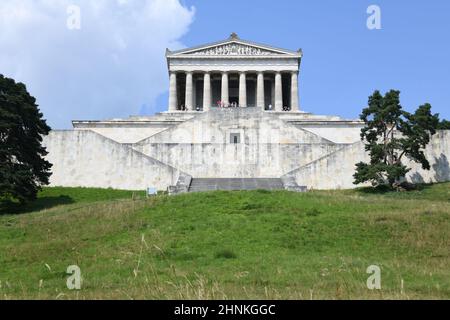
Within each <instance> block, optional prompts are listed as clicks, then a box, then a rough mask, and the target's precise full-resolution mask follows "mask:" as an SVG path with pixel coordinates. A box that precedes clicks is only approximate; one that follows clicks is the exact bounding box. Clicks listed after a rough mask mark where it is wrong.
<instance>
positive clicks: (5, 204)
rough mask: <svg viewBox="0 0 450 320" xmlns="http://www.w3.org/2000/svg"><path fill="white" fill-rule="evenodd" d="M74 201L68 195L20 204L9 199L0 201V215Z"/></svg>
mask: <svg viewBox="0 0 450 320" xmlns="http://www.w3.org/2000/svg"><path fill="white" fill-rule="evenodd" d="M74 202H75V201H74V200H73V199H72V198H71V197H69V196H64V195H61V196H58V197H42V198H38V199H36V200H35V201H33V202H30V203H26V204H20V203H18V202H14V201H11V200H2V201H0V215H6V214H22V213H29V212H33V211H40V210H44V209H51V208H53V207H56V206H60V205H65V204H72V203H74Z"/></svg>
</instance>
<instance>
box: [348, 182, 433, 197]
mask: <svg viewBox="0 0 450 320" xmlns="http://www.w3.org/2000/svg"><path fill="white" fill-rule="evenodd" d="M436 184H438V183H434V184H433V183H417V184H410V185H408V186H409V189H407V190H402V191H398V190H396V189H394V188H391V187H389V186H378V187H362V188H358V189H356V191H357V192H360V193H364V194H389V193H408V192H417V191H425V190H426V189H429V188H431V187H433V186H435V185H436Z"/></svg>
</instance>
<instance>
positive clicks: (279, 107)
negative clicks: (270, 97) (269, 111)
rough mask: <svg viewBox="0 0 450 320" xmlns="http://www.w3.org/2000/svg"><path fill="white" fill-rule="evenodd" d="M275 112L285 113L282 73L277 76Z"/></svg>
mask: <svg viewBox="0 0 450 320" xmlns="http://www.w3.org/2000/svg"><path fill="white" fill-rule="evenodd" d="M275 111H283V83H282V78H281V73H280V72H277V73H276V74H275Z"/></svg>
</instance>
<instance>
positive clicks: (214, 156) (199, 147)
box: [134, 108, 341, 178]
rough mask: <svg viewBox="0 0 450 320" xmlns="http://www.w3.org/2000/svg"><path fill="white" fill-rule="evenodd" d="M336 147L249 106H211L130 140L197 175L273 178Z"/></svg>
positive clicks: (144, 149) (140, 147) (205, 176)
mask: <svg viewBox="0 0 450 320" xmlns="http://www.w3.org/2000/svg"><path fill="white" fill-rule="evenodd" d="M231 134H239V135H240V143H239V144H231V143H230V135H231ZM340 147H341V145H338V144H335V143H333V142H330V141H328V140H326V139H323V138H322V137H320V136H318V135H316V134H313V133H311V132H308V131H305V130H302V129H301V128H298V127H296V126H294V125H291V124H289V123H288V122H286V121H283V120H281V119H279V117H278V115H277V114H273V113H268V112H263V111H258V110H255V109H254V108H248V109H245V108H243V109H229V110H212V111H210V112H208V113H203V114H200V115H199V116H197V117H195V118H193V119H191V120H189V121H186V122H184V123H182V124H180V125H178V126H176V127H173V128H170V129H168V130H166V131H164V132H161V133H160V134H156V135H154V136H152V137H150V138H148V139H146V140H144V141H142V142H140V143H139V144H137V145H135V146H134V148H136V150H139V151H140V152H142V153H144V154H147V155H149V156H151V157H154V158H155V159H158V160H160V161H161V162H164V163H167V164H169V165H171V166H174V167H176V168H179V169H180V170H182V171H184V172H187V173H188V174H190V175H192V176H193V177H197V178H200V177H201V178H234V177H244V178H279V177H280V176H281V175H283V174H285V173H287V172H289V171H291V170H293V169H296V168H298V167H300V166H302V165H305V164H307V163H309V162H311V161H313V160H315V159H317V158H319V157H322V156H324V155H326V154H329V153H331V152H333V151H335V150H337V149H339V148H340Z"/></svg>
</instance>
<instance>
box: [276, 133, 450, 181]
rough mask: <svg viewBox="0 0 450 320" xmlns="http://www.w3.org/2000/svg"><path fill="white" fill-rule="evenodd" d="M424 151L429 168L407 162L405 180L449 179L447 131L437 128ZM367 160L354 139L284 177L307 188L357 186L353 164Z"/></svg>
mask: <svg viewBox="0 0 450 320" xmlns="http://www.w3.org/2000/svg"><path fill="white" fill-rule="evenodd" d="M425 154H426V156H427V159H428V160H429V161H430V164H431V170H430V171H427V170H423V169H422V168H421V166H420V165H417V164H416V163H412V162H410V161H406V164H407V165H408V166H409V167H410V168H412V170H411V172H410V173H409V174H408V176H407V179H408V181H412V182H426V183H430V182H443V181H450V167H449V159H450V131H449V130H446V131H438V133H437V134H436V135H435V136H433V139H432V141H431V142H430V144H429V145H428V147H427V149H426V151H425ZM368 160H369V158H368V155H367V154H366V152H365V151H364V145H363V143H362V142H357V143H354V144H352V145H348V146H344V147H342V148H341V149H340V150H338V151H336V152H334V153H332V154H330V155H327V156H325V157H323V158H321V159H318V160H316V161H314V162H312V163H310V164H308V165H305V166H303V167H301V168H299V169H297V170H294V171H292V172H290V173H288V174H287V175H285V176H284V177H285V178H292V177H293V178H294V179H295V181H296V182H297V184H298V185H301V186H307V187H308V188H309V189H311V188H312V189H351V188H355V187H356V186H355V185H354V184H353V174H354V172H355V164H356V163H358V162H360V161H364V162H367V161H368Z"/></svg>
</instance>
